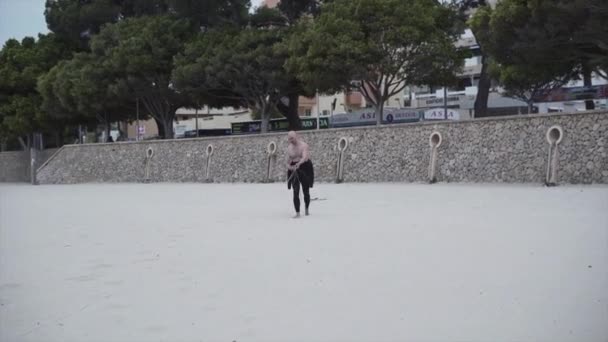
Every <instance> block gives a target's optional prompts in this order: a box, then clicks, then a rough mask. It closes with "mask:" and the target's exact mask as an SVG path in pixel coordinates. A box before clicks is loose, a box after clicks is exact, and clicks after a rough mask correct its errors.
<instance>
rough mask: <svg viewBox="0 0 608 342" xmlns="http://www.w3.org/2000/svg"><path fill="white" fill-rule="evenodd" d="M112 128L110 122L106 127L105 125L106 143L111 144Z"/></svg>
mask: <svg viewBox="0 0 608 342" xmlns="http://www.w3.org/2000/svg"><path fill="white" fill-rule="evenodd" d="M111 128H112V126H110V123H109V122H108V121H106V125H105V130H106V141H104V142H109V141H110V131H111Z"/></svg>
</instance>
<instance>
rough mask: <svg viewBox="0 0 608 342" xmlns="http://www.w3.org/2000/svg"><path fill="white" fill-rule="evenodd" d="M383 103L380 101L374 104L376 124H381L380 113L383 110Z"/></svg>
mask: <svg viewBox="0 0 608 342" xmlns="http://www.w3.org/2000/svg"><path fill="white" fill-rule="evenodd" d="M378 102H380V101H378ZM383 107H384V103H383V102H380V103H378V104H376V108H375V111H374V116H375V117H376V125H378V126H380V125H382V113H383V112H384V108H383Z"/></svg>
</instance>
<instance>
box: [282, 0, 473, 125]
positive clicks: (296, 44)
mask: <svg viewBox="0 0 608 342" xmlns="http://www.w3.org/2000/svg"><path fill="white" fill-rule="evenodd" d="M450 11H452V9H450V8H447V7H443V6H441V5H439V4H438V3H437V2H435V1H432V0H415V1H409V2H404V1H400V0H361V1H348V0H336V1H333V2H331V3H329V4H328V5H326V6H325V7H323V11H322V13H321V15H320V16H319V17H318V18H317V19H316V20H314V21H304V22H303V23H302V24H301V26H300V27H299V28H298V34H294V35H293V38H292V39H291V41H290V42H289V43H288V44H289V48H288V49H289V51H290V55H291V58H290V59H289V60H288V61H287V63H286V67H287V68H288V70H290V71H291V72H294V73H296V74H298V76H299V78H300V79H301V80H302V81H303V82H304V83H305V84H307V85H309V86H312V87H314V88H317V89H320V90H322V91H323V92H334V91H337V90H339V89H343V88H348V87H354V88H356V89H358V90H360V91H361V92H362V93H363V95H364V96H365V97H366V99H367V100H368V101H369V102H370V103H372V104H374V106H375V107H376V108H377V112H378V113H379V114H380V115H377V117H378V120H379V122H380V120H381V113H382V107H383V104H384V102H385V101H386V100H387V99H388V98H390V97H391V96H393V95H394V94H397V93H399V92H401V91H402V90H403V88H404V87H405V86H406V85H407V84H409V85H420V84H429V85H436V84H441V85H443V84H448V83H451V82H453V81H454V80H455V73H456V72H457V71H458V70H459V69H460V67H461V66H462V55H461V54H460V53H459V51H457V50H456V49H455V47H454V42H455V40H456V37H457V32H456V30H455V29H454V27H455V26H454V25H453V23H450V22H445V19H446V18H450V17H455V16H454V15H452V14H450ZM353 81H357V82H353Z"/></svg>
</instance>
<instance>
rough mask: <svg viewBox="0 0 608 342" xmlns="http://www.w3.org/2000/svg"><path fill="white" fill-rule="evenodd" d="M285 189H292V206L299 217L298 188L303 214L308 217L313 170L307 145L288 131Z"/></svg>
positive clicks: (294, 133) (313, 176)
mask: <svg viewBox="0 0 608 342" xmlns="http://www.w3.org/2000/svg"><path fill="white" fill-rule="evenodd" d="M287 141H288V142H289V145H288V146H287V170H288V171H287V188H288V189H290V188H292V187H293V206H294V208H295V210H296V216H295V217H294V218H299V217H300V186H302V192H303V193H304V205H305V208H304V210H305V214H306V216H308V215H309V211H308V207H309V206H310V192H309V189H310V188H312V187H313V183H314V178H315V175H314V169H313V165H312V162H311V161H310V152H309V150H308V144H306V143H305V142H304V141H303V140H302V139H301V138H300V137H299V136H298V134H297V133H296V132H294V131H290V132H289V133H288V134H287Z"/></svg>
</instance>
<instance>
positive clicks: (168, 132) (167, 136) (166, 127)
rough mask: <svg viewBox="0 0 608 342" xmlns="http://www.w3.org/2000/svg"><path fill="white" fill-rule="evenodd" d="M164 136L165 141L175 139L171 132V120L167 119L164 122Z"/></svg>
mask: <svg viewBox="0 0 608 342" xmlns="http://www.w3.org/2000/svg"><path fill="white" fill-rule="evenodd" d="M164 131H165V132H164V133H165V134H164V136H163V138H165V139H173V138H175V133H174V132H173V118H167V119H165V122H164Z"/></svg>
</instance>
